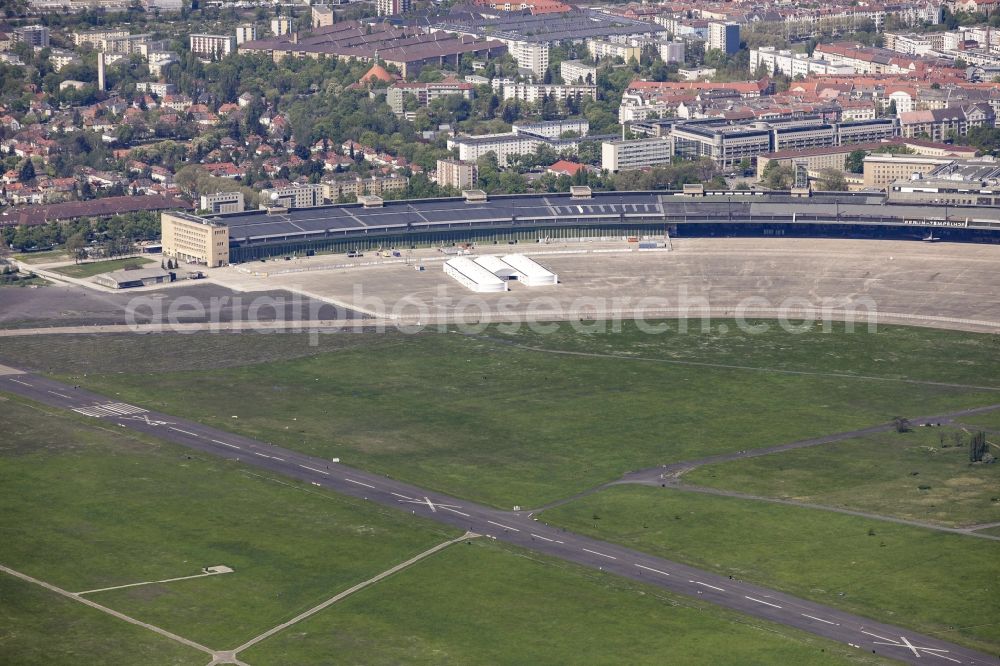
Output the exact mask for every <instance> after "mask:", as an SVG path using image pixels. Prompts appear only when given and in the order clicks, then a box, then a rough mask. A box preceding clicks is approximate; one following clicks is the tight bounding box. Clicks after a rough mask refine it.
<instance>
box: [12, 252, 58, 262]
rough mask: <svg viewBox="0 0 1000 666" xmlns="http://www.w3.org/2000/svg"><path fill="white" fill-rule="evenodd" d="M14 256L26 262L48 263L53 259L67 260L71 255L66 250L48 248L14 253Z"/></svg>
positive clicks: (53, 260)
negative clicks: (42, 250)
mask: <svg viewBox="0 0 1000 666" xmlns="http://www.w3.org/2000/svg"><path fill="white" fill-rule="evenodd" d="M14 258H15V259H17V260H18V261H23V262H25V263H28V264H48V263H52V262H55V261H69V260H70V259H71V258H72V257H70V256H69V253H67V252H66V250H48V251H46V252H26V253H23V254H15V255H14Z"/></svg>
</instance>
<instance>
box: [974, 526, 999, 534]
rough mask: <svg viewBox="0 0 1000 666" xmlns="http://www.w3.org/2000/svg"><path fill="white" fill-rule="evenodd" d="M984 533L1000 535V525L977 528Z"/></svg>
mask: <svg viewBox="0 0 1000 666" xmlns="http://www.w3.org/2000/svg"><path fill="white" fill-rule="evenodd" d="M976 531H977V532H980V533H982V534H992V535H993V536H1000V526H997V527H986V528H984V529H981V530H976Z"/></svg>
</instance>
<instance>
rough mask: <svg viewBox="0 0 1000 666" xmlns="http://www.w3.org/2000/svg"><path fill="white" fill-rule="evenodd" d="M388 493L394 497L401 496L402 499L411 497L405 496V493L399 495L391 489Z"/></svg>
mask: <svg viewBox="0 0 1000 666" xmlns="http://www.w3.org/2000/svg"><path fill="white" fill-rule="evenodd" d="M389 494H390V495H393V496H395V497H402V498H403V499H413V498H412V497H407V496H406V495H400V494H399V493H394V492H392V491H389Z"/></svg>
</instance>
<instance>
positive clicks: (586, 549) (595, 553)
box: [583, 548, 618, 560]
mask: <svg viewBox="0 0 1000 666" xmlns="http://www.w3.org/2000/svg"><path fill="white" fill-rule="evenodd" d="M583 550H585V551H587V552H588V553H593V554H594V555H600V556H601V557H606V558H608V559H609V560H617V559H618V558H617V557H615V556H614V555H605V554H604V553H598V552H597V551H596V550H590V549H589V548H584V549H583Z"/></svg>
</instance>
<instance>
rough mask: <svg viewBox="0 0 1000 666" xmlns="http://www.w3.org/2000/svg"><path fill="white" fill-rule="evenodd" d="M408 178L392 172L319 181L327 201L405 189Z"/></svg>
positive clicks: (379, 194)
mask: <svg viewBox="0 0 1000 666" xmlns="http://www.w3.org/2000/svg"><path fill="white" fill-rule="evenodd" d="M409 182H410V179H409V178H406V177H405V176H398V175H396V174H392V175H389V176H372V177H370V178H358V177H352V176H343V177H335V178H331V179H329V180H324V181H323V182H322V183H321V187H322V188H323V196H324V197H326V199H327V200H328V201H334V202H337V201H350V200H351V199H352V198H357V197H360V196H365V195H369V196H372V195H374V196H381V195H383V194H388V193H389V192H401V191H403V190H405V189H406V186H407V185H408V184H409Z"/></svg>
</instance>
